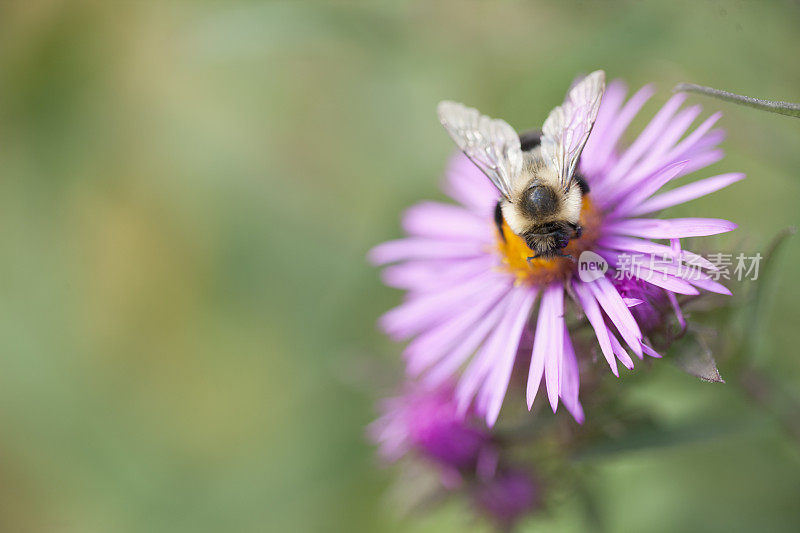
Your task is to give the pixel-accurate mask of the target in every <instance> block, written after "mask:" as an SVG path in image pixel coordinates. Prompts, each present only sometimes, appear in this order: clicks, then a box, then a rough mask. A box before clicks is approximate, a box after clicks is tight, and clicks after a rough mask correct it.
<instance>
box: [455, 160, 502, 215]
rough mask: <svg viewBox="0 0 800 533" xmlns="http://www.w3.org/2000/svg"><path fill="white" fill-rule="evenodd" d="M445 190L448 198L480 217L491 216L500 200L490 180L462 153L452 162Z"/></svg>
mask: <svg viewBox="0 0 800 533" xmlns="http://www.w3.org/2000/svg"><path fill="white" fill-rule="evenodd" d="M443 188H444V192H445V193H447V195H448V196H450V197H451V198H453V199H454V200H456V201H457V202H460V203H461V204H463V205H464V206H466V207H468V208H470V209H472V210H473V211H475V212H476V213H478V214H480V215H483V214H486V215H490V214H491V213H492V210H493V209H494V206H495V204H497V201H498V200H499V199H500V193H499V192H498V191H497V189H496V188H495V186H494V185H492V183H491V182H490V181H489V178H487V177H486V175H485V174H484V173H483V172H481V170H480V169H479V168H478V167H477V166H475V163H473V162H472V161H470V160H469V158H467V156H465V155H464V154H462V153H461V152H458V153H457V154H456V155H455V156H453V158H452V159H451V160H450V165H449V166H448V168H447V171H446V172H445V181H444V186H443Z"/></svg>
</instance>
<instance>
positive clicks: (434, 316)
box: [378, 272, 509, 340]
mask: <svg viewBox="0 0 800 533" xmlns="http://www.w3.org/2000/svg"><path fill="white" fill-rule="evenodd" d="M508 286H509V283H508V280H507V279H505V277H498V275H497V274H495V273H494V272H484V273H483V274H481V275H478V276H476V277H474V278H472V279H470V280H467V281H465V282H464V283H462V284H459V285H455V286H454V287H451V288H449V289H447V290H444V291H439V292H433V293H427V294H424V295H422V296H418V297H415V298H412V299H409V300H407V301H405V302H403V303H402V304H400V305H399V306H397V307H395V308H394V309H391V310H390V311H388V312H387V313H385V314H384V315H383V316H382V317H381V318H380V319H379V320H378V323H379V325H380V326H381V327H382V328H383V329H384V331H386V333H387V334H388V335H389V336H390V337H392V338H393V339H395V340H401V339H406V338H408V337H411V336H413V335H416V334H418V333H420V332H422V331H424V330H425V329H427V328H430V327H432V326H434V325H436V324H437V323H439V322H441V321H442V320H443V319H445V318H447V317H449V316H451V315H452V313H453V309H458V308H465V307H470V306H472V305H476V304H478V303H480V302H481V301H484V300H485V299H486V298H487V295H488V294H492V293H493V291H495V290H501V289H502V288H503V287H505V288H508Z"/></svg>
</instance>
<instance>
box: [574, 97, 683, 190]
mask: <svg viewBox="0 0 800 533" xmlns="http://www.w3.org/2000/svg"><path fill="white" fill-rule="evenodd" d="M684 100H686V95H685V94H683V93H681V94H676V95H674V96H672V98H670V99H669V101H668V102H667V103H666V104H664V107H662V108H661V109H660V110H659V111H658V113H656V115H655V116H654V117H653V119H652V120H651V121H650V123H649V124H648V125H647V126H646V127H645V129H644V130H643V131H642V133H641V134H640V135H639V136H638V137H637V138H636V140H635V141H634V142H633V144H632V145H631V146H630V147H629V148H628V149H627V150H625V152H624V153H623V154H622V157H621V158H620V159H619V161H618V162H617V164H616V165H614V168H613V169H611V171H610V172H609V173H608V179H607V180H606V181H604V183H603V187H604V188H605V187H607V186H612V187H613V186H616V185H617V184H618V183H619V182H620V180H621V178H623V177H624V176H625V175H626V174H628V173H629V172H630V170H631V169H632V168H633V166H634V164H635V163H636V162H637V161H638V160H639V158H640V157H641V156H642V155H643V154H644V153H645V152H646V151H647V150H648V148H650V146H651V145H652V144H653V142H654V141H655V140H656V139H657V138H658V137H659V136H660V135H661V134H662V132H663V130H664V126H665V125H666V124H667V123H668V122H669V120H670V119H671V118H672V115H674V114H675V112H676V111H677V110H678V108H679V107H680V106H681V104H683V101H684ZM587 144H588V143H587Z"/></svg>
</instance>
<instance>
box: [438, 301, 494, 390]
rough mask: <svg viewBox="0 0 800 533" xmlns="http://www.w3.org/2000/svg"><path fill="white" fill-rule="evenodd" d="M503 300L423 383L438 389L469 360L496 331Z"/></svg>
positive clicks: (440, 362)
mask: <svg viewBox="0 0 800 533" xmlns="http://www.w3.org/2000/svg"><path fill="white" fill-rule="evenodd" d="M503 302H504V301H503V300H501V301H500V302H498V303H497V304H496V305H495V306H494V307H493V308H492V309H491V310H490V311H489V312H488V313H487V314H486V316H484V318H483V319H482V320H480V321H478V322H477V323H476V324H475V328H474V329H472V330H471V331H470V332H469V333H468V334H467V335H466V336H465V337H464V338H463V339H462V340H461V341H460V342H459V344H458V345H456V346H455V347H454V348H453V349H452V351H451V352H450V353H448V354H447V355H446V356H445V357H444V358H443V359H442V360H441V361H439V362H438V363H437V364H436V365H435V366H434V367H433V368H431V369H430V370H429V371H428V372H427V373H426V374H425V376H424V377H423V382H424V383H425V384H426V385H428V386H430V387H436V386H439V385H441V384H442V383H444V381H445V380H446V379H448V378H449V377H450V376H452V375H453V374H454V373H455V372H456V370H458V367H460V366H461V365H462V364H463V363H464V361H466V360H467V358H468V357H469V356H470V355H472V354H473V353H475V350H476V349H478V346H480V344H481V343H482V342H483V341H484V340H485V339H486V336H487V334H488V333H489V332H490V331H494V329H495V327H496V326H497V323H498V321H499V320H500V318H501V315H502V312H503V310H504V306H503V305H502V304H503Z"/></svg>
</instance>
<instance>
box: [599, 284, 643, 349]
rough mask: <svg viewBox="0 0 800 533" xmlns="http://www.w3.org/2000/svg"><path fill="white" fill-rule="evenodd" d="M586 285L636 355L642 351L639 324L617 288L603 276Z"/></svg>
mask: <svg viewBox="0 0 800 533" xmlns="http://www.w3.org/2000/svg"><path fill="white" fill-rule="evenodd" d="M586 286H587V287H588V288H589V289H590V290H591V291H592V292H593V294H594V297H595V298H596V299H597V302H598V303H599V304H600V307H602V308H603V311H605V312H606V315H608V318H609V319H611V322H612V323H613V324H614V326H616V328H617V331H619V333H620V335H622V338H623V339H625V342H626V343H628V346H630V347H631V350H633V351H634V353H635V354H636V355H640V354H641V352H642V347H641V344H642V343H641V340H642V332H641V331H640V330H639V325H638V324H637V323H636V319H634V318H633V315H632V314H631V311H630V309H628V306H626V305H625V302H624V301H622V296H620V294H619V292H618V291H617V288H616V287H614V285H612V284H611V282H610V281H608V279H607V278H604V277H603V278H599V279H596V280H594V281H593V282H591V283H586ZM612 344H613V342H612Z"/></svg>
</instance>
